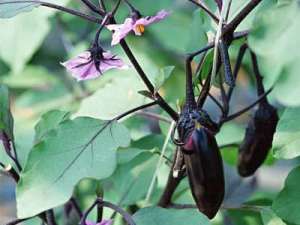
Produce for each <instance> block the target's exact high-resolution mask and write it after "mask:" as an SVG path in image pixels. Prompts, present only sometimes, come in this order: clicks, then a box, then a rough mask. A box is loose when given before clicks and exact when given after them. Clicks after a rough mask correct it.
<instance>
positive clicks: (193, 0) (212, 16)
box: [189, 0, 219, 23]
mask: <svg viewBox="0 0 300 225" xmlns="http://www.w3.org/2000/svg"><path fill="white" fill-rule="evenodd" d="M189 1H190V2H192V3H194V4H195V5H197V6H198V7H200V8H201V9H203V10H204V11H205V12H206V13H207V14H208V15H209V16H210V17H211V18H212V19H213V20H214V21H215V22H216V23H219V18H218V17H217V16H216V15H215V14H214V13H213V12H212V11H211V10H210V9H209V8H208V7H207V6H206V5H205V4H204V3H203V2H202V1H199V2H197V1H195V0H189Z"/></svg>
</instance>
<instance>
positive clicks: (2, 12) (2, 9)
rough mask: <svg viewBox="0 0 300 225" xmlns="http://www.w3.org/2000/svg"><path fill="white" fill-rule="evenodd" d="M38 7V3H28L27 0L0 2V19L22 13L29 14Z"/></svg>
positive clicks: (5, 0) (4, 0)
mask: <svg viewBox="0 0 300 225" xmlns="http://www.w3.org/2000/svg"><path fill="white" fill-rule="evenodd" d="M22 2H24V3H22ZM38 6H40V3H38V2H32V1H31V2H27V3H26V0H19V1H15V0H3V1H2V2H0V18H10V17H13V16H16V15H17V14H19V13H22V12H29V11H31V10H32V9H34V8H35V7H38Z"/></svg>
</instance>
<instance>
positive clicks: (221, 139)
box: [216, 123, 245, 145]
mask: <svg viewBox="0 0 300 225" xmlns="http://www.w3.org/2000/svg"><path fill="white" fill-rule="evenodd" d="M244 130H245V129H243V127H241V126H238V125H236V124H234V123H228V124H225V125H224V126H222V128H221V131H220V132H219V133H218V134H217V136H216V138H217V142H218V145H229V144H234V143H237V144H238V143H240V142H241V141H242V140H243V138H244V132H245V131H244Z"/></svg>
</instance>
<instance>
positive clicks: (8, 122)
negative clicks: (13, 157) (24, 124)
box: [0, 84, 14, 140]
mask: <svg viewBox="0 0 300 225" xmlns="http://www.w3.org/2000/svg"><path fill="white" fill-rule="evenodd" d="M13 127H14V121H13V117H12V114H11V112H10V101H9V92H8V88H7V87H6V86H4V85H1V84H0V131H4V132H5V133H6V135H7V136H8V137H9V139H10V140H13V139H14V135H13V132H14V131H13Z"/></svg>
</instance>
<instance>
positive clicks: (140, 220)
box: [133, 207, 210, 225]
mask: <svg viewBox="0 0 300 225" xmlns="http://www.w3.org/2000/svg"><path fill="white" fill-rule="evenodd" d="M133 219H134V221H135V222H136V224H137V225H150V224H151V225H183V224H184V225H209V224H210V222H209V220H208V219H207V217H206V216H204V215H203V214H201V213H200V212H199V211H198V210H196V209H180V210H178V209H163V208H159V207H149V208H143V209H140V210H139V211H138V212H137V213H135V214H134V215H133Z"/></svg>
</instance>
